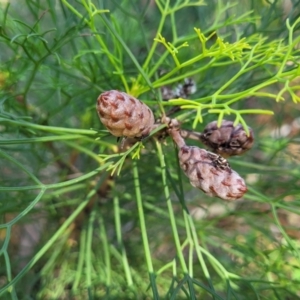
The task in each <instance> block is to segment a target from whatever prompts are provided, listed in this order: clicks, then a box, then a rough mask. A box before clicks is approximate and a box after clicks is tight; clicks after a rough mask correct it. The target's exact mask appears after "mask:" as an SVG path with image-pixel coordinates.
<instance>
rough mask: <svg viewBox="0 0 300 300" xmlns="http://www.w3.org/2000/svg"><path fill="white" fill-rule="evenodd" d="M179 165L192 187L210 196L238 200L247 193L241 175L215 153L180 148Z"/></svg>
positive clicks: (193, 148) (186, 147)
mask: <svg viewBox="0 0 300 300" xmlns="http://www.w3.org/2000/svg"><path fill="white" fill-rule="evenodd" d="M178 156H179V163H180V166H181V168H182V170H183V171H184V173H185V175H186V176H187V177H188V178H189V180H190V183H191V185H192V186H194V187H196V188H198V189H200V190H202V191H203V192H204V193H206V194H207V195H209V196H216V197H219V198H221V199H223V200H231V201H232V200H236V199H239V198H241V197H242V196H243V195H244V194H245V192H246V191H247V187H246V184H245V182H244V180H243V178H241V177H240V175H239V174H238V173H237V172H235V171H234V170H232V169H231V168H230V166H229V164H228V163H227V161H226V160H225V159H224V158H222V157H220V156H219V155H217V154H215V153H211V152H208V151H206V150H204V149H200V148H198V147H194V146H184V147H182V148H180V150H179V153H178Z"/></svg>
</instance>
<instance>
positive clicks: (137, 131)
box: [96, 90, 154, 138]
mask: <svg viewBox="0 0 300 300" xmlns="http://www.w3.org/2000/svg"><path fill="white" fill-rule="evenodd" d="M96 108H97V112H98V115H99V118H100V120H101V122H102V123H103V124H104V125H105V127H106V128H107V129H108V131H109V132H110V133H111V134H113V135H114V136H117V137H122V136H125V137H138V138H143V137H146V136H147V135H149V133H150V131H151V130H152V127H153V125H154V116H153V113H152V111H151V109H150V108H149V107H148V106H147V105H146V104H144V103H143V102H141V101H140V100H138V99H136V98H134V97H132V96H130V95H128V94H126V93H124V92H119V91H116V90H111V91H107V92H104V93H102V94H101V95H100V96H99V97H98V99H97V106H96Z"/></svg>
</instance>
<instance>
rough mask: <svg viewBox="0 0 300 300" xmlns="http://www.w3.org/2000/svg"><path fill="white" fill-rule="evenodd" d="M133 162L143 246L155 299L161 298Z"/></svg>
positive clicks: (134, 167) (136, 171) (135, 163)
mask: <svg viewBox="0 0 300 300" xmlns="http://www.w3.org/2000/svg"><path fill="white" fill-rule="evenodd" d="M132 163H133V182H134V187H135V196H136V202H137V207H138V215H139V219H140V226H141V233H142V240H143V246H144V251H145V257H146V263H147V268H148V272H149V277H150V283H151V287H152V292H153V297H154V299H159V296H158V291H157V286H156V282H155V277H154V269H153V265H152V259H151V251H150V245H149V241H148V236H147V230H146V222H145V215H144V210H143V201H142V194H141V188H140V179H139V172H138V166H137V162H136V160H133V161H132Z"/></svg>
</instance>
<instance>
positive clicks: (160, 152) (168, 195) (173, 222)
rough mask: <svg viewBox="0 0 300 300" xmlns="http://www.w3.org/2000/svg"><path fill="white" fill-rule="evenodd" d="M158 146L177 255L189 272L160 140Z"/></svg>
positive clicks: (184, 269) (184, 270)
mask: <svg viewBox="0 0 300 300" xmlns="http://www.w3.org/2000/svg"><path fill="white" fill-rule="evenodd" d="M156 147H157V152H158V157H159V161H160V167H161V176H162V183H163V186H164V194H165V198H166V201H167V206H168V211H169V217H170V221H171V227H172V231H173V237H174V241H175V246H176V250H177V255H178V258H179V261H180V264H181V267H182V269H183V272H184V274H189V271H188V268H187V266H186V263H185V260H184V257H183V254H182V251H181V245H180V240H179V234H178V230H177V225H176V221H175V216H174V212H173V207H172V203H171V197H170V190H169V186H168V183H167V172H166V163H165V157H164V154H163V151H162V147H161V144H160V143H159V142H157V143H156ZM189 275H190V274H189Z"/></svg>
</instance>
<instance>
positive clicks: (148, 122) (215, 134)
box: [97, 90, 254, 200]
mask: <svg viewBox="0 0 300 300" xmlns="http://www.w3.org/2000/svg"><path fill="white" fill-rule="evenodd" d="M97 112H98V115H99V118H100V120H101V122H102V123H103V124H104V125H105V127H106V128H107V129H108V131H109V132H110V133H111V134H113V135H114V136H117V137H127V138H139V139H141V138H144V137H146V136H148V135H149V134H150V132H151V131H152V130H153V129H155V128H157V127H158V126H159V125H161V123H160V124H157V123H155V119H154V115H153V112H152V111H151V109H150V108H149V107H148V106H147V105H145V104H144V103H143V102H141V101H140V100H138V99H136V98H134V97H132V96H130V95H128V94H126V93H124V92H120V91H116V90H111V91H107V92H104V93H102V94H101V95H100V96H99V97H98V99H97ZM163 123H165V124H166V125H167V133H168V134H169V135H170V136H171V137H172V139H173V141H174V142H175V144H176V145H177V147H178V149H179V151H178V157H179V162H180V166H181V168H182V170H183V171H184V173H185V175H186V176H187V177H188V178H189V180H190V183H191V184H192V185H193V186H194V187H196V188H199V189H201V190H202V191H203V192H205V193H206V194H208V195H210V196H216V197H219V198H221V199H224V200H236V199H239V198H241V197H242V196H243V195H244V194H245V192H246V191H247V187H246V184H245V181H244V179H243V178H242V177H241V176H240V175H239V174H238V173H237V172H235V171H234V170H233V169H231V167H230V166H229V163H228V162H227V160H226V159H225V158H227V157H229V156H233V155H241V154H243V153H244V152H246V151H247V150H249V149H250V148H251V147H252V145H253V142H254V137H253V131H252V129H251V128H248V131H249V133H248V134H247V133H246V132H245V130H244V128H243V127H242V125H240V124H238V125H236V126H234V124H233V122H231V121H226V120H223V121H222V124H221V125H220V126H219V127H218V124H217V122H216V121H215V122H211V123H209V124H208V125H207V126H206V127H205V129H204V131H203V133H197V132H194V131H188V130H182V129H180V125H179V122H178V121H177V120H176V119H170V118H165V119H164V120H163ZM186 138H191V139H196V140H199V141H201V142H202V143H203V144H204V145H205V146H207V147H209V148H210V149H211V150H212V152H210V151H207V150H205V149H201V148H199V147H196V146H188V145H186V143H185V139H186Z"/></svg>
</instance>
